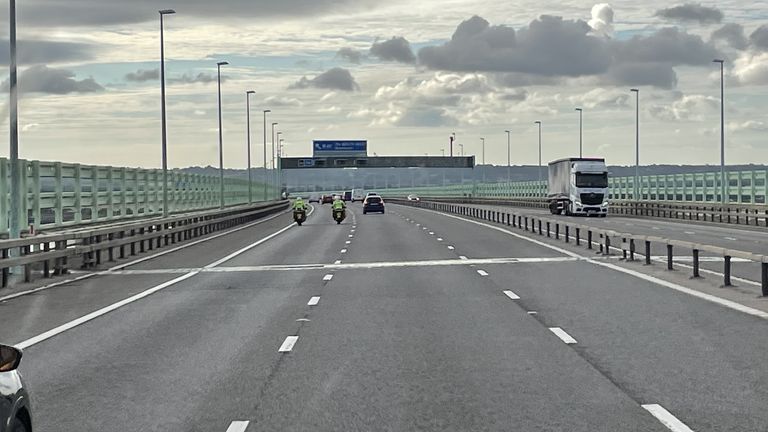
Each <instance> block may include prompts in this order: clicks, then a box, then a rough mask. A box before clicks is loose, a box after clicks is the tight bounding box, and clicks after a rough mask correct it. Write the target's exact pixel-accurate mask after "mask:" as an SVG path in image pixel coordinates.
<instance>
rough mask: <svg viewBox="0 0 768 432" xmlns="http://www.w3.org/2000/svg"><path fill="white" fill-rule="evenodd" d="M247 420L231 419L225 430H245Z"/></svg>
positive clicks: (241, 431)
mask: <svg viewBox="0 0 768 432" xmlns="http://www.w3.org/2000/svg"><path fill="white" fill-rule="evenodd" d="M248 423H250V422H248V421H233V422H232V423H231V424H230V425H229V427H228V428H227V432H245V430H246V429H248Z"/></svg>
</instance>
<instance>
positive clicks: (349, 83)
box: [288, 67, 360, 91]
mask: <svg viewBox="0 0 768 432" xmlns="http://www.w3.org/2000/svg"><path fill="white" fill-rule="evenodd" d="M288 88H289V89H306V88H319V89H330V90H343V91H356V90H360V86H359V85H358V84H357V82H356V81H355V78H354V77H353V76H352V74H351V73H350V72H349V70H347V69H344V68H338V67H337V68H333V69H329V70H327V71H325V72H323V73H321V74H320V75H318V76H316V77H314V78H311V79H310V78H307V77H302V78H301V79H300V80H298V81H296V82H295V83H293V84H291V85H290V86H288Z"/></svg>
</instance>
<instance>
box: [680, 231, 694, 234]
mask: <svg viewBox="0 0 768 432" xmlns="http://www.w3.org/2000/svg"><path fill="white" fill-rule="evenodd" d="M683 232H684V233H685V234H688V235H693V234H696V233H695V232H693V231H683Z"/></svg>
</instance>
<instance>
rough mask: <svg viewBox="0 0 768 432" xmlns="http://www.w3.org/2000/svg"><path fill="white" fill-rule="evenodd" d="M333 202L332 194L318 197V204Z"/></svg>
mask: <svg viewBox="0 0 768 432" xmlns="http://www.w3.org/2000/svg"><path fill="white" fill-rule="evenodd" d="M331 203H333V195H323V196H322V197H321V198H320V204H331Z"/></svg>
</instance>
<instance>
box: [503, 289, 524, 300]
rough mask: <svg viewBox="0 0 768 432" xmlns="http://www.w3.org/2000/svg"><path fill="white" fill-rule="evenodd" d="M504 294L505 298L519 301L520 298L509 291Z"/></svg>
mask: <svg viewBox="0 0 768 432" xmlns="http://www.w3.org/2000/svg"><path fill="white" fill-rule="evenodd" d="M504 294H506V295H507V297H509V298H510V299H512V300H520V296H518V295H517V294H515V293H514V292H512V291H510V290H505V291H504Z"/></svg>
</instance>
